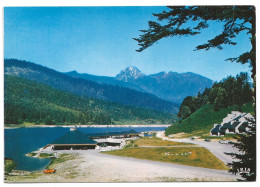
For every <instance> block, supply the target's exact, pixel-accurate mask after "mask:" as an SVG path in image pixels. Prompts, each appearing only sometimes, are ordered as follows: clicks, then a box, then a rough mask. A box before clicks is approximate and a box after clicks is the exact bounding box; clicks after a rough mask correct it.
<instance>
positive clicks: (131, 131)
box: [87, 129, 138, 137]
mask: <svg viewBox="0 0 260 187" xmlns="http://www.w3.org/2000/svg"><path fill="white" fill-rule="evenodd" d="M128 134H138V132H136V131H135V130H133V129H131V130H129V131H120V132H103V133H89V134H87V136H88V137H99V136H113V135H128Z"/></svg>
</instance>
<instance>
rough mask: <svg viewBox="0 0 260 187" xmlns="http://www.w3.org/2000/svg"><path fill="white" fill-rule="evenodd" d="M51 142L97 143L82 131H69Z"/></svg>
mask: <svg viewBox="0 0 260 187" xmlns="http://www.w3.org/2000/svg"><path fill="white" fill-rule="evenodd" d="M50 144H97V142H96V141H94V140H91V139H90V138H89V136H87V135H86V134H84V133H83V132H81V131H78V130H75V131H69V132H67V133H66V134H64V135H63V136H61V137H59V138H58V139H56V140H55V141H53V142H52V143H50Z"/></svg>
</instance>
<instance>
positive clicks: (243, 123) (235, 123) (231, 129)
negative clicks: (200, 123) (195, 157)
mask: <svg viewBox="0 0 260 187" xmlns="http://www.w3.org/2000/svg"><path fill="white" fill-rule="evenodd" d="M251 119H254V116H253V115H252V114H250V113H242V112H239V111H232V113H231V114H228V115H227V117H225V118H224V119H223V121H222V123H221V124H214V127H213V128H212V129H211V130H210V135H212V136H221V135H222V136H224V135H226V134H241V133H246V132H248V130H249V128H248V127H249V126H250V125H251Z"/></svg>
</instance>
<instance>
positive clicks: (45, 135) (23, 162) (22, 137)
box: [4, 127, 166, 171]
mask: <svg viewBox="0 0 260 187" xmlns="http://www.w3.org/2000/svg"><path fill="white" fill-rule="evenodd" d="M165 128H166V127H109V128H106V127H83V128H78V130H80V131H82V132H84V133H100V132H107V131H110V132H119V131H128V130H131V129H134V130H135V131H137V132H143V131H162V130H164V129H165ZM69 130H70V128H66V127H52V128H51V127H35V128H16V129H5V133H4V136H5V137H4V140H5V157H7V158H11V159H13V160H14V161H15V162H16V164H17V167H16V169H18V170H26V171H35V170H40V169H43V168H45V167H46V166H47V165H48V164H49V163H50V161H51V160H50V159H40V158H31V157H27V156H25V154H26V153H29V152H31V151H36V150H38V149H39V148H41V147H43V146H45V145H47V144H48V143H51V142H53V141H54V140H55V139H57V138H58V137H60V136H62V135H63V134H65V133H67V132H68V131H69Z"/></svg>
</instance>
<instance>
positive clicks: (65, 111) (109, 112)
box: [4, 75, 176, 124]
mask: <svg viewBox="0 0 260 187" xmlns="http://www.w3.org/2000/svg"><path fill="white" fill-rule="evenodd" d="M4 83H5V87H4V94H5V98H4V107H5V113H4V118H5V124H22V123H24V122H30V123H35V124H121V123H143V124H145V123H170V122H173V121H174V120H175V119H176V116H175V115H171V114H166V113H163V112H158V111H153V110H149V109H143V108H139V107H133V106H124V105H121V104H117V103H113V102H109V101H103V100H98V99H93V98H86V97H80V96H77V95H74V94H71V93H67V92H63V91H60V90H57V89H53V88H52V87H50V86H48V85H44V84H41V83H38V82H35V81H30V80H27V79H24V78H21V77H16V76H11V75H5V80H4Z"/></svg>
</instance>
